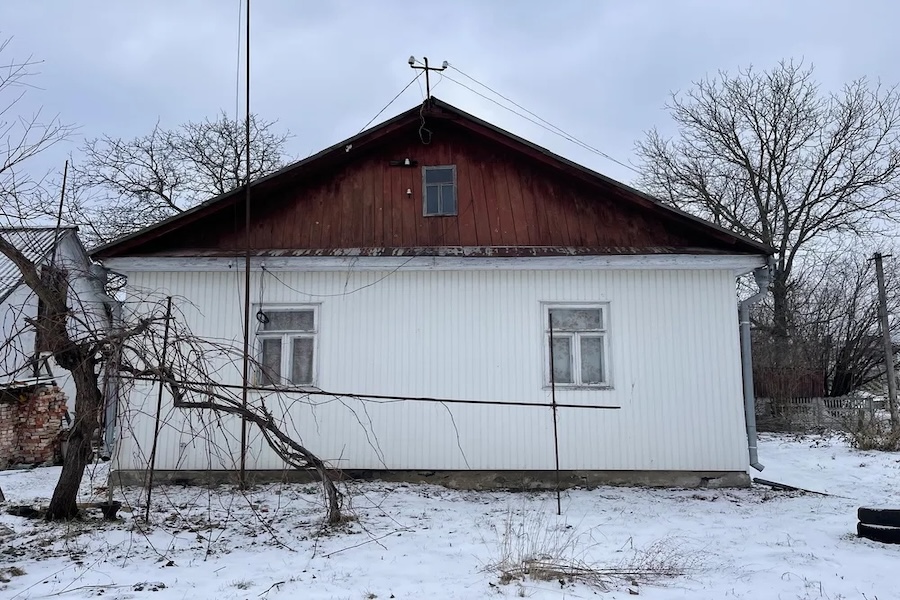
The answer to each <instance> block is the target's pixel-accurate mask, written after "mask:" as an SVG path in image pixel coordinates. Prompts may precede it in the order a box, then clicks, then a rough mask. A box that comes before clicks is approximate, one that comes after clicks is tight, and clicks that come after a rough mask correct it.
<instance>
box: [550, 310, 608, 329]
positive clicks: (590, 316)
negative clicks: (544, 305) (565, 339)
mask: <svg viewBox="0 0 900 600" xmlns="http://www.w3.org/2000/svg"><path fill="white" fill-rule="evenodd" d="M550 319H551V320H552V322H553V330H554V331H587V330H590V329H603V319H602V318H601V316H600V309H599V308H551V309H550Z"/></svg>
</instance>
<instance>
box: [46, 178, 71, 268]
mask: <svg viewBox="0 0 900 600" xmlns="http://www.w3.org/2000/svg"><path fill="white" fill-rule="evenodd" d="M68 176H69V161H68V160H67V161H66V164H65V166H64V167H63V180H62V188H61V189H60V190H59V209H58V210H57V213H56V230H55V231H54V232H53V250H52V252H51V254H50V266H52V267H53V266H56V246H57V245H58V244H59V228H60V226H61V225H62V214H63V201H64V200H65V198H66V178H67V177H68Z"/></svg>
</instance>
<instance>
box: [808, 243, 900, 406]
mask: <svg viewBox="0 0 900 600" xmlns="http://www.w3.org/2000/svg"><path fill="white" fill-rule="evenodd" d="M870 258H871V257H870V256H866V255H862V254H857V255H850V256H843V257H839V258H837V257H835V258H831V259H829V260H828V261H827V262H826V263H825V264H822V265H819V266H818V268H817V269H816V270H815V271H811V272H809V273H807V274H806V275H805V276H804V277H802V278H801V279H800V280H799V282H798V285H797V286H796V291H795V293H794V297H795V298H794V305H793V307H792V312H793V313H794V314H795V320H796V321H797V322H798V323H800V324H801V325H800V326H799V328H798V335H797V336H796V337H797V339H798V343H800V342H801V341H802V343H803V344H804V345H805V346H806V347H807V351H808V353H809V354H810V356H811V358H812V359H813V360H814V362H815V363H816V364H818V365H820V368H821V372H822V373H823V375H824V377H825V393H826V394H827V395H828V396H845V395H847V394H850V393H852V392H854V391H857V390H859V389H860V388H863V387H864V386H866V385H868V384H870V383H872V382H875V381H878V380H882V381H883V378H884V377H885V365H884V347H883V344H882V338H881V332H880V323H879V318H878V289H877V285H876V282H875V268H874V266H873V263H872V261H871V260H870ZM887 266H888V267H889V269H888V271H887V273H886V277H885V280H886V291H887V299H888V311H889V312H890V313H891V314H898V313H900V270H898V267H897V263H896V262H895V261H892V262H888V263H887ZM891 334H892V337H893V338H896V337H897V336H898V334H900V320H897V319H894V320H893V321H892V322H891Z"/></svg>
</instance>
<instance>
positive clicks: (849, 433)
mask: <svg viewBox="0 0 900 600" xmlns="http://www.w3.org/2000/svg"><path fill="white" fill-rule="evenodd" d="M843 435H844V437H845V438H846V439H847V443H849V444H850V446H851V447H853V448H856V449H857V450H879V451H882V452H896V451H898V450H900V429H897V430H893V429H892V428H891V422H890V419H888V418H886V417H884V416H880V415H878V414H877V413H876V414H875V415H872V414H870V413H868V412H865V411H860V412H859V414H857V415H855V416H853V417H852V418H848V419H846V420H845V421H844V422H843Z"/></svg>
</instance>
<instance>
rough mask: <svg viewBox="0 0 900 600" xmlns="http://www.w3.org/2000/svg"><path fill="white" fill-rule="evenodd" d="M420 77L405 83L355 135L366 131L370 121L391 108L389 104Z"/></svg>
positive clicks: (417, 76)
mask: <svg viewBox="0 0 900 600" xmlns="http://www.w3.org/2000/svg"><path fill="white" fill-rule="evenodd" d="M421 76H422V74H421V73H419V74H418V75H416V76H415V77H413V78H412V80H411V81H410V82H409V83H407V84H406V85H405V86H403V89H402V90H400V92H398V93H397V95H396V96H394V97H393V98H391V101H390V102H388V103H387V104H385V105H384V108H382V109H381V110H379V111H378V114H376V115H375V116H374V117H372V118H371V119H369V122H368V123H366V124H365V125H363V126H362V129H360V130H359V132H357V135H359V134H360V133H362V132H363V131H365V130H366V127H368V126H369V125H371V124H372V121H374V120H375V119H377V118H378V117H380V116H381V113H383V112H384V111H386V110H387V109H388V108H389V107H390V106H391V104H393V103H394V102H396V101H397V98H399V97H400V96H402V95H403V92H405V91H406V90H408V89H409V86H411V85H412V84H413V83H415V82H416V81H418V80H419V77H421Z"/></svg>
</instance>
